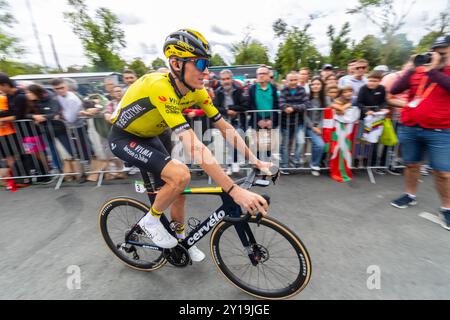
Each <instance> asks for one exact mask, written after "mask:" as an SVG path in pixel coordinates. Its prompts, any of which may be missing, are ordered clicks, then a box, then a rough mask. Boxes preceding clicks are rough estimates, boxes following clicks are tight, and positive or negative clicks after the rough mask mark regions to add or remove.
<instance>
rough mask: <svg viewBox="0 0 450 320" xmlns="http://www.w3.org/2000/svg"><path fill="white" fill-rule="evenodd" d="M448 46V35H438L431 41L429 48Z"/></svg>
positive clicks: (449, 40) (449, 45) (449, 38)
mask: <svg viewBox="0 0 450 320" xmlns="http://www.w3.org/2000/svg"><path fill="white" fill-rule="evenodd" d="M443 47H450V35H446V36H440V37H438V38H437V39H436V40H434V42H433V46H432V47H431V49H436V48H443Z"/></svg>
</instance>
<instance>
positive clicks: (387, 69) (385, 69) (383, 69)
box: [373, 65, 389, 72]
mask: <svg viewBox="0 0 450 320" xmlns="http://www.w3.org/2000/svg"><path fill="white" fill-rule="evenodd" d="M373 71H381V72H389V67H388V66H385V65H380V66H376V67H375V68H374V69H373Z"/></svg>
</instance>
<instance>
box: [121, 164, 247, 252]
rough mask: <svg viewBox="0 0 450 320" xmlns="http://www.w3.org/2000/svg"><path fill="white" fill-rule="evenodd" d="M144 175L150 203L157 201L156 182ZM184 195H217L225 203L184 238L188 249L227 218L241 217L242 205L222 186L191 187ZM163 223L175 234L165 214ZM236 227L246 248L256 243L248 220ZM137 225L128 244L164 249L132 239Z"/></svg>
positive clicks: (127, 241)
mask: <svg viewBox="0 0 450 320" xmlns="http://www.w3.org/2000/svg"><path fill="white" fill-rule="evenodd" d="M142 177H143V180H144V186H145V188H146V190H147V194H148V197H149V200H150V203H153V202H154V201H155V198H156V195H157V192H156V191H155V187H154V183H152V181H151V180H152V176H151V174H149V173H144V172H142ZM182 195H216V196H219V197H221V199H222V202H223V205H222V206H221V207H220V208H218V209H217V210H216V211H214V212H213V213H212V214H211V215H210V216H209V217H208V218H207V219H206V220H204V221H203V222H201V223H200V224H199V225H198V226H197V227H196V228H195V229H194V230H192V231H191V232H190V233H189V234H188V236H187V237H186V239H184V240H183V241H182V242H181V243H180V244H181V245H182V246H183V247H184V248H186V250H188V249H189V248H191V247H192V246H194V245H195V244H196V243H197V242H199V241H200V240H201V239H203V238H204V237H205V236H206V235H208V234H209V233H210V232H211V231H212V230H214V228H215V227H216V226H217V225H218V224H219V223H220V222H221V221H222V220H223V219H224V218H225V217H231V218H239V217H240V216H241V214H242V210H241V207H240V206H239V205H237V204H236V203H235V202H234V200H233V199H232V198H231V197H230V196H229V195H228V194H227V193H225V192H224V191H223V190H222V188H190V189H186V190H185V191H184V192H183V193H182ZM161 223H162V224H163V225H164V227H165V228H166V229H167V230H168V231H169V232H171V233H172V234H173V235H174V236H175V234H174V232H173V231H172V230H171V228H170V222H169V220H168V219H167V217H166V216H165V215H164V214H163V215H162V216H161ZM234 227H235V229H236V231H237V233H238V236H239V239H240V240H241V242H242V245H243V246H244V248H248V247H250V245H251V244H254V243H256V240H255V237H254V236H253V233H252V231H251V229H250V226H249V225H248V223H247V222H237V223H235V224H234ZM136 228H137V225H136V226H135V227H134V228H132V229H131V231H130V232H129V233H128V234H127V236H126V238H125V242H126V243H127V244H131V245H134V246H138V247H142V248H145V249H150V250H156V251H164V249H162V248H160V247H158V246H155V245H150V244H146V243H140V242H136V241H132V240H130V239H129V238H130V236H131V234H133V232H134V231H135V229H136Z"/></svg>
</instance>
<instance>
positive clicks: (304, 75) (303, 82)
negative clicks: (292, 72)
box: [298, 67, 311, 97]
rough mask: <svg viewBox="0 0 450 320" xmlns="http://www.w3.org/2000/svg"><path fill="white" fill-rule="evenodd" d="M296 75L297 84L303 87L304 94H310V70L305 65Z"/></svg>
mask: <svg viewBox="0 0 450 320" xmlns="http://www.w3.org/2000/svg"><path fill="white" fill-rule="evenodd" d="M298 76H299V77H298V85H299V86H301V87H303V89H305V91H306V96H307V97H309V95H310V94H311V88H310V87H309V80H310V79H309V78H310V77H311V71H310V70H309V68H306V67H305V68H301V69H300V71H299V73H298Z"/></svg>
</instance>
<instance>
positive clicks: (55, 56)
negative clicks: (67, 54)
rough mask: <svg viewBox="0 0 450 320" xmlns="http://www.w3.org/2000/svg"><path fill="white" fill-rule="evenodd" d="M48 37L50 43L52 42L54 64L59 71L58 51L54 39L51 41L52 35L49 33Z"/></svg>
mask: <svg viewBox="0 0 450 320" xmlns="http://www.w3.org/2000/svg"><path fill="white" fill-rule="evenodd" d="M48 36H49V38H50V43H51V44H52V50H53V56H54V58H55V62H56V65H57V67H58V69H59V71H60V72H62V71H63V70H62V68H61V64H60V63H59V57H58V52H56V47H55V41H53V36H52V35H51V34H49V35H48Z"/></svg>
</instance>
